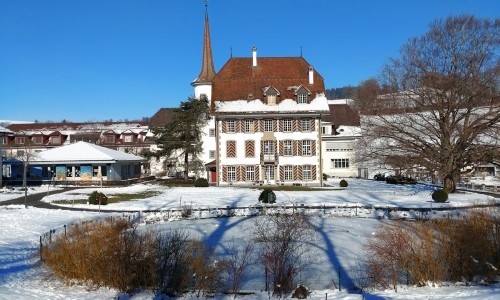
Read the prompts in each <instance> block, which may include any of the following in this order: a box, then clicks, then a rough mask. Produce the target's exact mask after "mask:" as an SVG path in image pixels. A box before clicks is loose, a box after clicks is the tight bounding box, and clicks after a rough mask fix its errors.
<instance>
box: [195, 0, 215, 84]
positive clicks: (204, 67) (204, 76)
mask: <svg viewBox="0 0 500 300" xmlns="http://www.w3.org/2000/svg"><path fill="white" fill-rule="evenodd" d="M214 76H215V68H214V62H213V58H212V46H211V44H210V27H209V24H208V6H207V1H205V34H204V36H203V58H202V63H201V72H200V75H198V78H196V80H195V81H194V82H193V83H194V84H196V83H201V82H209V81H211V80H212V78H214Z"/></svg>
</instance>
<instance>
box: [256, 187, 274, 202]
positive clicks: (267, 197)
mask: <svg viewBox="0 0 500 300" xmlns="http://www.w3.org/2000/svg"><path fill="white" fill-rule="evenodd" d="M259 202H262V203H275V202H276V194H274V192H273V190H271V189H269V188H267V189H264V190H263V191H262V193H260V195H259Z"/></svg>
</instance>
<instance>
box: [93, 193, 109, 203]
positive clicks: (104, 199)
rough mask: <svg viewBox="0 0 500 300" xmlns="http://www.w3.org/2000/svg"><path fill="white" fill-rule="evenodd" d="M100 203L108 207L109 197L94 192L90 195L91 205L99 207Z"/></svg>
mask: <svg viewBox="0 0 500 300" xmlns="http://www.w3.org/2000/svg"><path fill="white" fill-rule="evenodd" d="M99 201H100V202H101V205H107V204H108V197H106V195H104V194H103V193H101V192H98V191H93V192H92V193H91V194H90V195H89V204H92V205H99Z"/></svg>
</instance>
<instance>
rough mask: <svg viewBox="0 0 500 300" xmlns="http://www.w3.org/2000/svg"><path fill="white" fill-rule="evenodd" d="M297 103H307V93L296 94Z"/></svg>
mask: <svg viewBox="0 0 500 300" xmlns="http://www.w3.org/2000/svg"><path fill="white" fill-rule="evenodd" d="M297 103H299V104H302V103H307V94H298V95H297Z"/></svg>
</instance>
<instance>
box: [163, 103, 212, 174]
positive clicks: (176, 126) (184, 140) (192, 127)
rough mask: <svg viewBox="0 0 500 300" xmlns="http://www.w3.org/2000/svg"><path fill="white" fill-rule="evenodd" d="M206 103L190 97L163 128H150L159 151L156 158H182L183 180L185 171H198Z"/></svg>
mask: <svg viewBox="0 0 500 300" xmlns="http://www.w3.org/2000/svg"><path fill="white" fill-rule="evenodd" d="M208 118H209V116H208V101H207V100H205V99H202V100H198V99H196V98H193V97H190V98H188V99H187V100H186V101H184V102H181V105H180V107H179V108H176V109H175V110H174V111H173V113H172V118H171V119H170V120H169V121H168V122H167V123H166V124H164V125H162V126H158V127H155V128H153V133H154V134H155V142H156V144H157V145H158V148H159V150H158V151H157V152H156V153H155V156H156V157H166V158H177V159H179V158H182V159H183V160H184V179H186V180H187V179H188V173H189V171H198V170H200V169H201V168H202V167H203V165H202V164H203V162H202V161H201V160H200V159H199V158H198V155H199V154H200V153H201V152H202V150H203V148H202V135H203V131H202V130H203V127H204V126H205V125H206V124H207V121H208Z"/></svg>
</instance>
